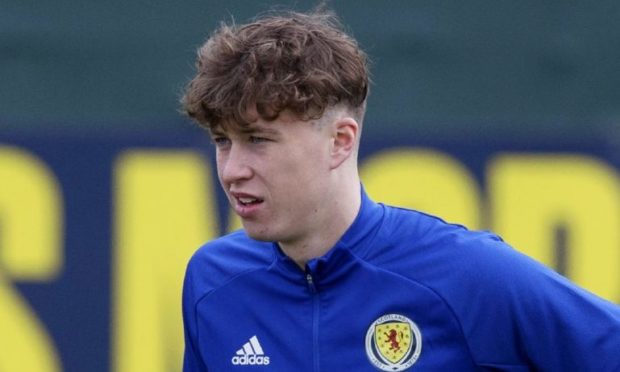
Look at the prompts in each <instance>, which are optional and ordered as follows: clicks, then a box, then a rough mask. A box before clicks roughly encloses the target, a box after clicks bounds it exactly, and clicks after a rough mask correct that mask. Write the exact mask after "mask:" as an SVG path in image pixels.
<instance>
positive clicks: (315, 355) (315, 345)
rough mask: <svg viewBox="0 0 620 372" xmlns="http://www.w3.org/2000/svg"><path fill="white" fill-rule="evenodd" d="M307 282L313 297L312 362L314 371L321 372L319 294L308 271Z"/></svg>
mask: <svg viewBox="0 0 620 372" xmlns="http://www.w3.org/2000/svg"><path fill="white" fill-rule="evenodd" d="M306 282H307V284H308V289H309V290H310V293H311V295H312V351H313V352H312V362H313V365H314V368H313V370H314V371H315V372H320V368H319V360H320V359H319V310H320V309H319V306H320V302H319V293H318V291H317V288H316V284H315V283H314V278H313V277H312V273H310V272H308V271H306Z"/></svg>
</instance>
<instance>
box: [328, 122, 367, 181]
mask: <svg viewBox="0 0 620 372" xmlns="http://www.w3.org/2000/svg"><path fill="white" fill-rule="evenodd" d="M359 129H360V128H359V124H358V123H357V121H355V120H354V119H353V118H351V117H343V118H340V119H338V120H336V121H335V122H334V123H333V127H332V138H331V141H332V143H331V153H330V155H331V162H330V167H331V169H334V168H338V167H339V166H340V165H341V164H342V163H343V162H344V161H345V160H347V159H348V158H349V157H351V156H355V155H354V152H355V148H356V146H357V136H358V135H359Z"/></svg>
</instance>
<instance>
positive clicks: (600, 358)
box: [457, 242, 620, 371]
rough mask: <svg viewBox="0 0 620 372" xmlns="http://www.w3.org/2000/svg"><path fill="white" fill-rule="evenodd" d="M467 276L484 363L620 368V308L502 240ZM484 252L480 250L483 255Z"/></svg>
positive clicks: (472, 330)
mask: <svg viewBox="0 0 620 372" xmlns="http://www.w3.org/2000/svg"><path fill="white" fill-rule="evenodd" d="M493 245H495V247H494V248H495V249H491V252H489V253H488V254H487V253H484V254H483V256H478V257H477V260H476V262H477V264H475V265H465V267H468V266H469V270H472V271H474V272H473V273H469V274H468V275H465V276H466V277H468V279H467V280H466V281H467V282H468V283H467V284H465V288H467V290H468V291H469V293H470V294H473V301H472V298H470V299H469V301H468V302H467V305H465V306H464V305H457V306H460V309H458V310H457V311H458V312H459V313H460V317H461V320H462V326H463V330H464V333H465V336H466V339H467V340H468V343H469V347H470V350H471V352H472V355H473V357H474V359H475V360H476V361H477V362H478V364H479V365H480V366H482V367H493V368H497V367H500V368H501V366H503V365H505V366H522V367H526V368H527V369H530V370H537V371H570V370H572V371H620V354H619V353H618V351H620V307H618V305H616V304H613V303H611V302H608V301H606V300H604V299H602V298H599V297H597V296H596V295H594V294H592V293H589V292H588V291H586V290H584V289H583V288H580V287H578V286H577V285H575V284H574V283H572V282H570V281H569V280H568V279H566V278H564V277H563V276H561V275H559V274H558V273H556V272H554V271H553V270H551V269H549V268H547V267H545V266H543V265H542V264H540V263H538V262H536V261H534V260H532V259H530V258H529V257H527V256H525V255H523V254H521V253H519V252H517V251H515V250H513V249H512V248H510V247H508V246H506V245H505V244H504V243H501V242H497V243H495V244H491V246H493ZM476 255H477V253H474V256H476Z"/></svg>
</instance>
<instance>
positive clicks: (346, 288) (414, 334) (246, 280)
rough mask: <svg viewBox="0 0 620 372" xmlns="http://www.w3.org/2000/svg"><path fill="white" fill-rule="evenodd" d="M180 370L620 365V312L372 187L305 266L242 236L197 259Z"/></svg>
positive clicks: (501, 247) (485, 238)
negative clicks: (348, 222) (342, 229)
mask: <svg viewBox="0 0 620 372" xmlns="http://www.w3.org/2000/svg"><path fill="white" fill-rule="evenodd" d="M183 316H184V326H185V341H186V345H185V359H184V371H185V372H193V371H211V372H213V371H250V370H251V371H259V370H264V371H287V372H290V371H300V372H301V371H328V372H332V371H381V370H384V371H402V370H412V371H479V370H487V371H532V370H536V371H620V308H619V307H618V306H617V305H614V304H612V303H610V302H607V301H605V300H603V299H601V298H598V297H596V296H594V295H592V294H590V293H588V292H586V291H585V290H583V289H581V288H578V287H576V286H575V285H574V284H572V283H570V282H569V281H568V280H566V279H565V278H564V277H562V276H560V275H558V274H557V273H555V272H553V271H551V270H549V269H548V268H546V267H544V266H542V265H541V264H539V263H537V262H535V261H533V260H532V259H530V258H528V257H526V256H524V255H523V254H520V253H518V252H517V251H515V250H514V249H512V248H511V247H509V246H507V245H506V244H505V243H503V242H502V241H501V239H500V238H498V237H497V236H495V235H492V234H490V233H485V232H472V231H468V230H467V229H465V228H464V227H462V226H457V225H452V224H447V223H445V222H443V221H441V220H440V219H438V218H435V217H431V216H428V215H426V214H423V213H419V212H415V211H410V210H404V209H399V208H394V207H388V206H385V205H381V204H376V203H374V202H372V201H371V200H369V199H368V198H367V197H366V195H363V196H362V206H361V209H360V212H359V215H358V216H357V218H356V220H355V221H354V223H353V224H352V226H351V227H350V228H349V229H348V230H347V232H346V233H345V234H344V236H343V237H342V238H341V239H340V241H339V242H338V243H337V244H336V245H335V246H334V247H333V248H332V249H331V250H330V251H329V252H328V253H327V254H325V255H324V256H323V257H319V258H316V259H313V260H311V261H310V262H308V264H307V267H306V270H305V271H304V270H301V269H300V268H299V267H298V266H296V265H295V263H294V262H292V261H291V260H290V259H288V258H287V257H286V256H285V255H284V254H283V253H282V252H281V251H280V249H279V248H278V246H277V244H275V243H267V242H258V241H255V240H252V239H251V238H249V237H248V236H247V235H246V234H245V233H244V232H243V231H238V232H235V233H232V234H230V235H227V236H224V237H222V238H219V239H216V240H214V241H212V242H209V243H208V244H206V245H205V246H203V247H202V248H200V249H199V250H198V251H197V252H196V254H195V255H194V256H193V257H192V259H191V260H190V263H189V265H188V268H187V273H186V278H185V283H184V292H183Z"/></svg>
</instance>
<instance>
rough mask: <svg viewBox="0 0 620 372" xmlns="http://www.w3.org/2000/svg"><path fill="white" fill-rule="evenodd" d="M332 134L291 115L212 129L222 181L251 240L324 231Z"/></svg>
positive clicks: (322, 125) (286, 238) (285, 239)
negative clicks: (223, 128)
mask: <svg viewBox="0 0 620 372" xmlns="http://www.w3.org/2000/svg"><path fill="white" fill-rule="evenodd" d="M330 133H331V131H330V123H322V122H321V120H318V121H316V122H309V121H301V120H299V119H297V118H296V117H295V116H294V115H292V114H290V113H287V112H284V113H282V114H280V116H279V117H278V118H277V119H276V120H274V121H265V120H263V119H260V118H258V120H256V121H254V122H253V123H252V124H250V125H249V126H248V127H246V128H237V127H232V128H228V129H226V130H222V129H214V130H212V132H211V136H212V139H213V141H214V143H215V146H216V158H217V172H218V177H219V180H220V183H221V185H222V187H223V188H224V191H225V192H226V195H227V196H228V200H229V201H230V204H231V206H232V208H233V210H234V211H235V213H237V214H238V215H239V216H240V217H241V220H242V222H243V226H244V228H245V230H246V232H247V233H248V235H249V236H251V237H252V238H254V239H258V240H266V241H279V242H289V243H294V242H295V241H300V240H302V239H304V238H306V237H307V236H308V234H313V233H318V232H319V231H320V229H321V228H323V227H324V226H322V223H323V222H324V221H325V220H326V218H327V219H328V217H327V216H328V215H329V214H328V213H329V210H330V208H329V207H330V206H329V205H327V204H329V203H328V201H329V195H328V190H329V177H330V174H329V173H330V166H329V161H330V143H331V136H330Z"/></svg>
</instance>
